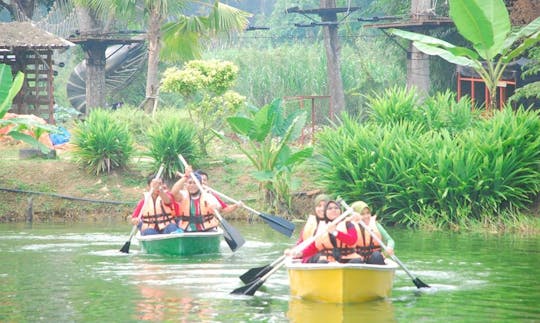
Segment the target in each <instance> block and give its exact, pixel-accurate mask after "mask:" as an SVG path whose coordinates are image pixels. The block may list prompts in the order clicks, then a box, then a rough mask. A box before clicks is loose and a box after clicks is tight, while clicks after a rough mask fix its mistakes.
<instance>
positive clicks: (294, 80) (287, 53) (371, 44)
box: [206, 37, 405, 114]
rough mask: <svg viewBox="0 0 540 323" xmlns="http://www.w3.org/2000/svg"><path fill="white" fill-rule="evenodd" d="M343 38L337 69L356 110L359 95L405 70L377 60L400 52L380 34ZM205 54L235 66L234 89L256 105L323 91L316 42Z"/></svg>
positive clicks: (322, 63) (321, 53)
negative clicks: (339, 70) (237, 74)
mask: <svg viewBox="0 0 540 323" xmlns="http://www.w3.org/2000/svg"><path fill="white" fill-rule="evenodd" d="M346 40H347V41H343V43H342V45H343V46H342V49H341V72H342V79H343V86H344V89H345V98H346V103H347V109H348V110H349V111H350V112H351V113H353V114H356V113H357V112H358V111H357V109H358V107H361V106H362V103H363V102H364V96H363V94H365V93H371V92H372V91H378V90H380V89H384V88H386V87H391V86H393V85H395V84H400V83H403V82H404V80H405V71H404V68H403V66H404V65H402V64H395V63H390V62H391V60H390V59H388V60H384V61H381V59H380V57H381V56H384V57H395V58H396V60H398V61H399V58H398V57H400V55H401V53H399V52H398V49H396V48H397V47H396V46H395V45H393V44H391V43H387V40H386V39H385V38H374V37H358V38H354V41H352V42H348V40H349V39H346ZM206 56H208V57H211V58H219V59H224V60H228V61H232V62H234V63H235V64H236V65H238V66H239V68H240V72H239V76H238V81H237V84H236V87H235V90H236V91H237V92H238V93H240V94H242V95H244V96H246V97H247V98H248V100H250V101H251V103H253V104H254V105H256V106H263V105H265V104H267V103H269V102H271V101H272V100H273V99H274V98H277V97H286V96H299V95H328V90H327V82H328V81H327V71H326V56H325V49H324V46H323V45H322V42H320V41H315V42H304V43H298V44H280V45H279V47H277V46H253V45H252V46H245V47H240V48H234V49H220V50H213V51H211V52H209V53H207V54H206ZM401 56H402V55H401ZM386 62H388V63H386Z"/></svg>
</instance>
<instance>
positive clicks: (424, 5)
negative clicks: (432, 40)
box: [407, 0, 431, 97]
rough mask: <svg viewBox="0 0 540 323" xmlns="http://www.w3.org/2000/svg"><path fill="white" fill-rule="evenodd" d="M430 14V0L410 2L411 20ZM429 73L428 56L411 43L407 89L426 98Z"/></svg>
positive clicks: (413, 0) (424, 17)
mask: <svg viewBox="0 0 540 323" xmlns="http://www.w3.org/2000/svg"><path fill="white" fill-rule="evenodd" d="M430 12H431V0H411V16H412V19H416V20H421V19H426V18H428V17H429V13H430ZM429 73H430V69H429V55H427V54H424V53H422V52H421V51H419V50H418V49H416V47H414V45H413V44H412V43H411V45H410V46H409V53H408V57H407V88H408V89H413V88H415V89H416V91H418V94H419V95H420V96H421V97H426V96H427V95H428V94H429V90H430V85H431V80H430V75H429Z"/></svg>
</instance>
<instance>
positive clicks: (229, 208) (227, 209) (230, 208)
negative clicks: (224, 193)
mask: <svg viewBox="0 0 540 323" xmlns="http://www.w3.org/2000/svg"><path fill="white" fill-rule="evenodd" d="M195 174H199V175H200V177H201V184H202V185H203V187H206V186H209V184H208V174H207V173H206V172H204V171H202V170H200V169H199V170H196V171H195ZM210 193H212V192H210ZM212 195H214V197H215V198H216V199H217V200H218V202H219V205H220V206H221V213H222V214H227V213H231V212H234V211H235V210H236V209H238V207H241V206H243V205H244V204H243V202H242V201H238V202H237V203H234V204H227V203H225V202H224V201H223V200H222V199H221V198H220V197H219V196H218V195H217V194H215V193H212Z"/></svg>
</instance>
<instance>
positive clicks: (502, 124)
mask: <svg viewBox="0 0 540 323" xmlns="http://www.w3.org/2000/svg"><path fill="white" fill-rule="evenodd" d="M398 96H399V97H400V98H401V100H402V102H400V100H399V99H396V95H394V96H390V98H389V101H390V102H391V103H392V104H394V107H391V108H390V107H389V108H388V109H395V108H396V107H402V108H403V109H404V110H405V111H395V113H388V114H387V116H385V117H381V115H382V113H380V111H382V110H377V111H378V112H377V113H378V114H377V115H376V117H375V118H373V119H369V120H367V121H365V122H364V123H360V122H359V120H357V119H354V118H352V117H349V116H346V115H345V116H343V117H342V120H341V121H340V123H339V124H338V125H336V127H335V128H326V129H325V130H324V131H322V132H321V133H320V134H319V136H318V138H317V145H316V152H317V155H316V162H315V168H316V171H317V173H318V174H319V181H320V183H321V185H322V186H323V187H324V189H325V190H326V191H328V192H331V193H335V194H339V195H341V196H343V197H344V198H346V199H347V200H357V199H362V200H365V201H367V202H368V203H369V204H371V205H372V206H373V207H374V209H375V210H376V211H377V213H378V214H380V215H383V214H384V215H385V220H386V221H387V222H393V223H404V224H406V225H430V226H434V227H439V228H444V227H452V228H454V227H456V226H460V227H461V226H463V227H467V226H470V225H471V224H474V223H509V222H512V221H513V219H514V218H515V216H516V213H515V212H518V211H519V210H523V209H524V208H526V207H527V206H530V204H531V203H532V201H534V198H535V197H536V196H537V195H538V193H539V192H540V162H539V161H540V138H539V137H538V133H540V118H539V116H538V112H532V111H523V110H518V111H512V110H511V109H506V110H504V111H501V112H497V113H495V115H494V116H493V117H492V118H490V119H482V118H480V117H479V116H478V115H477V114H476V113H475V112H471V111H470V105H468V104H470V102H467V101H465V103H456V102H455V101H454V97H453V96H452V95H448V94H440V95H437V96H435V97H433V98H429V99H427V100H426V101H425V102H424V104H423V105H415V106H411V104H409V102H410V101H411V99H410V96H409V95H404V94H403V93H401V92H400V93H398ZM376 100H377V102H378V104H379V105H380V106H386V107H388V106H389V105H390V104H389V103H388V102H384V97H382V96H381V97H377V98H376ZM437 106H438V107H439V111H437V109H436V107H437ZM384 111H387V110H386V109H385V110H384Z"/></svg>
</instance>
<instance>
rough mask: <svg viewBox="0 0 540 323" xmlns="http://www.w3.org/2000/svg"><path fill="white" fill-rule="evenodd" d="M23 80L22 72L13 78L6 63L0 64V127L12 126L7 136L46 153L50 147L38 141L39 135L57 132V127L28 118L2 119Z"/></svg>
mask: <svg viewBox="0 0 540 323" xmlns="http://www.w3.org/2000/svg"><path fill="white" fill-rule="evenodd" d="M23 82H24V74H23V73H22V72H18V73H17V75H16V76H15V78H13V75H12V73H11V67H10V66H9V65H6V64H0V100H1V101H0V128H3V127H7V126H12V128H11V129H10V131H9V132H8V133H7V135H8V136H10V137H12V138H13V139H15V140H20V141H23V142H25V143H27V144H29V145H30V146H32V147H34V148H37V149H39V150H40V151H41V152H42V153H44V154H46V153H48V152H49V150H50V149H49V147H47V146H45V145H44V144H42V143H41V142H39V135H41V134H42V133H44V132H59V130H58V128H57V127H55V126H52V125H47V124H41V123H38V122H36V121H35V120H33V119H28V118H11V119H3V118H4V116H5V115H6V113H7V112H8V111H9V109H10V108H11V103H12V102H13V98H15V96H16V95H17V93H19V91H20V90H21V88H22V85H23ZM24 130H30V131H31V132H32V133H34V134H35V137H32V136H31V135H28V134H26V133H24V132H23V131H24Z"/></svg>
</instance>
